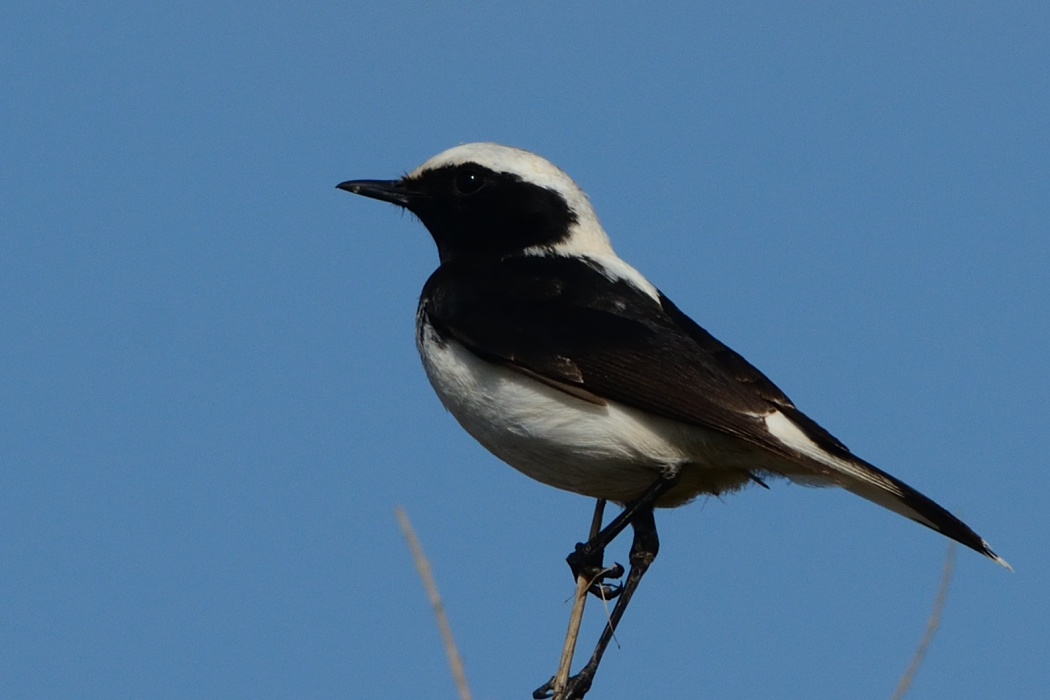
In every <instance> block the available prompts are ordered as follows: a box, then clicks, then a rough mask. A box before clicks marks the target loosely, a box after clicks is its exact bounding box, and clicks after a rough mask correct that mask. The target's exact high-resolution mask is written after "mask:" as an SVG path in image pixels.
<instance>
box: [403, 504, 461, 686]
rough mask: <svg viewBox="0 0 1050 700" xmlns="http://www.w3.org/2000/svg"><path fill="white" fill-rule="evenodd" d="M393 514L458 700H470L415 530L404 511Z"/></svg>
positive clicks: (450, 635) (438, 598)
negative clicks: (423, 593) (409, 552)
mask: <svg viewBox="0 0 1050 700" xmlns="http://www.w3.org/2000/svg"><path fill="white" fill-rule="evenodd" d="M394 514H395V515H397V521H398V524H400V525H401V532H402V533H403V534H404V536H405V539H406V540H407V541H408V547H409V549H411V550H412V561H414V562H415V564H416V571H418V572H419V578H421V579H423V587H424V588H426V589H427V597H428V598H430V606H431V607H432V608H434V617H436V618H437V623H438V629H440V630H441V641H442V642H444V644H445V654H446V655H447V656H448V666H449V669H450V670H451V671H452V678H453V679H454V680H455V681H456V688H457V689H458V690H459V697H460V700H470V688H468V687H467V676H466V674H464V673H463V660H462V659H461V658H460V657H459V652H458V651H457V650H456V642H455V640H453V639H452V627H450V626H449V624H448V617H447V616H446V615H445V606H444V605H443V604H442V603H441V596H440V595H438V589H437V585H436V584H435V583H434V577H433V575H432V574H431V573H430V563H429V562H428V561H427V558H426V555H424V554H423V548H422V547H421V546H420V544H419V539H418V538H417V537H416V532H415V530H413V529H412V523H410V522H409V521H408V515H407V514H406V513H405V509H404V508H402V507H401V506H398V507H397V508H395V509H394Z"/></svg>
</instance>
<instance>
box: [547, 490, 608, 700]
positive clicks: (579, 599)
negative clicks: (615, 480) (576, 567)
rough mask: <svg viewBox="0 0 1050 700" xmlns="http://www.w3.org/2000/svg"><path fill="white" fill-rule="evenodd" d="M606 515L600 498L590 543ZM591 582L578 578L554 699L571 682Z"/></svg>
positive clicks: (593, 521)
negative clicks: (571, 671) (570, 672)
mask: <svg viewBox="0 0 1050 700" xmlns="http://www.w3.org/2000/svg"><path fill="white" fill-rule="evenodd" d="M604 514H605V499H604V498H599V499H598V500H597V501H596V502H595V504H594V517H592V518H591V534H590V536H588V537H587V540H588V541H590V540H591V539H592V538H593V537H594V536H595V535H597V534H598V532H599V531H600V530H601V529H602V517H603V516H604ZM590 586H591V581H588V580H587V578H586V577H585V576H584V575H583V574H582V573H581V574H580V575H578V576H577V577H576V595H575V596H574V598H573V601H572V613H570V615H569V629H568V631H567V632H566V633H565V644H563V645H562V649H561V660H560V661H559V663H558V673H557V674H555V676H554V684H553V690H554V698H553V700H560V699H561V696H562V694H563V693H564V692H565V684H566V683H567V682H568V680H569V670H570V669H571V667H572V657H573V654H574V653H575V652H576V640H577V638H578V637H579V636H580V622H581V621H582V620H583V608H584V606H585V605H586V604H587V589H588V588H590Z"/></svg>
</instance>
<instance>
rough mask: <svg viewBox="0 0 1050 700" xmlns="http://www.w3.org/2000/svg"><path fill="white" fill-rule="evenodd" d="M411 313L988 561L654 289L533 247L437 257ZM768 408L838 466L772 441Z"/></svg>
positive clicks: (494, 357) (553, 380)
mask: <svg viewBox="0 0 1050 700" xmlns="http://www.w3.org/2000/svg"><path fill="white" fill-rule="evenodd" d="M420 311H421V312H422V313H424V314H425V315H426V317H427V318H428V319H429V321H430V323H431V324H433V325H434V327H435V328H436V329H437V330H438V332H439V333H441V334H442V335H443V336H445V337H450V338H453V339H455V340H456V341H458V342H459V343H461V344H463V345H464V346H465V347H467V348H468V349H469V350H470V351H471V352H473V353H474V354H476V355H478V356H479V357H481V358H483V359H486V360H488V361H490V362H493V363H497V364H502V365H506V366H508V367H511V368H514V369H516V370H518V371H521V372H523V373H525V374H527V375H529V376H532V377H535V378H538V379H540V380H541V381H546V382H547V383H549V384H551V385H553V386H556V387H559V388H563V389H566V390H567V391H568V392H569V393H572V394H574V395H576V396H579V397H580V398H584V399H593V400H599V401H600V400H601V399H609V400H613V401H617V402H619V403H622V404H625V405H627V406H632V407H634V408H637V409H640V410H643V411H647V412H649V413H654V414H657V415H660V416H664V417H666V418H671V419H673V420H678V421H682V422H684V423H689V424H692V425H697V426H702V427H705V428H710V429H714V430H718V431H721V432H723V433H727V434H729V435H734V436H736V437H738V438H740V439H742V440H745V441H747V442H749V443H752V444H755V445H758V446H760V447H763V448H765V449H767V450H769V451H770V452H772V453H774V454H777V455H780V456H781V457H784V458H786V459H788V460H790V461H791V462H793V463H795V464H798V465H800V466H803V467H805V468H806V469H807V470H809V471H810V472H811V473H812V474H813V475H814V476H817V477H822V478H823V479H824V480H825V481H827V482H830V483H837V484H839V485H841V486H844V487H846V488H847V489H849V490H851V491H853V492H854V493H857V494H858V495H860V496H863V497H864V498H867V499H869V500H872V501H874V502H875V503H878V504H879V505H882V506H884V507H886V508H889V509H890V510H893V511H895V512H897V513H900V514H902V515H904V516H906V517H909V518H911V519H913V520H916V521H917V522H919V523H922V524H923V525H926V526H928V527H930V528H932V529H934V530H937V531H938V532H941V533H943V534H945V535H947V536H949V537H951V538H953V539H955V540H957V541H959V542H961V543H962V544H965V545H967V546H968V547H971V548H973V549H975V550H977V551H978V552H981V553H983V554H985V555H987V556H989V557H991V558H993V559H995V560H996V561H999V562H1000V563H1003V564H1005V562H1003V561H1002V560H1001V559H999V557H997V556H996V555H995V554H994V553H993V552H992V551H991V550H990V549H989V548H988V545H987V543H985V542H984V540H982V539H981V538H980V537H979V536H978V535H977V534H976V533H975V532H973V530H971V529H970V528H969V527H968V526H966V525H965V524H964V523H962V522H961V521H960V520H959V519H958V518H956V517H955V516H953V515H952V514H951V513H949V512H948V511H947V510H945V509H944V508H942V507H941V506H940V505H938V504H937V503H935V502H934V501H933V500H931V499H929V498H928V497H926V496H924V495H923V494H921V493H919V492H918V491H916V490H915V489H913V488H911V487H910V486H908V485H907V484H905V483H903V482H902V481H900V480H898V479H896V478H894V477H892V476H890V475H889V474H886V473H885V472H883V471H882V470H880V469H878V468H876V467H875V466H873V465H871V464H868V463H867V462H865V461H864V460H861V459H859V458H857V457H855V456H853V455H852V454H850V452H849V450H848V449H847V448H846V446H845V445H843V444H842V443H841V442H839V441H838V440H837V439H836V438H835V437H834V436H832V435H831V434H830V433H829V432H828V431H826V430H825V429H823V428H822V427H820V426H819V425H818V424H817V423H816V422H815V421H813V420H812V419H810V418H809V417H808V416H806V415H805V414H804V413H802V412H801V411H799V410H798V409H797V408H795V405H794V404H793V403H792V402H791V400H790V399H789V398H788V397H787V396H786V395H785V394H784V392H782V391H781V390H780V389H779V388H777V386H776V385H775V384H774V383H773V382H772V381H770V380H769V378H768V377H766V376H765V375H764V374H762V373H761V372H760V371H758V370H757V369H756V368H755V367H753V366H752V365H751V364H750V363H749V362H748V361H747V360H745V359H744V358H743V357H741V356H740V355H738V354H737V353H735V352H734V351H733V350H731V349H730V348H728V347H726V346H725V345H724V344H722V343H721V342H719V341H718V340H717V339H715V338H714V337H713V336H712V335H711V334H710V333H708V332H707V331H705V330H704V329H703V328H701V327H700V326H699V325H698V324H697V323H695V322H694V321H693V320H692V319H690V318H689V317H688V316H686V315H685V314H684V313H682V312H681V311H680V310H679V309H678V308H677V307H676V306H675V305H674V304H673V303H671V301H670V300H669V299H667V298H666V297H664V296H663V295H662V294H661V295H660V296H659V299H654V298H652V297H651V296H649V295H648V294H646V293H645V292H643V291H642V290H640V289H638V288H637V287H636V286H635V285H633V284H631V283H630V282H628V281H626V280H623V279H618V278H616V277H615V276H612V275H608V274H606V273H605V272H604V271H603V270H601V269H600V267H598V266H597V265H596V264H595V265H592V264H590V263H588V262H587V261H585V260H583V259H580V258H572V257H561V256H533V257H515V258H508V259H505V260H503V261H501V262H499V263H492V262H491V261H488V262H486V263H485V264H478V265H474V264H471V263H470V262H451V263H446V264H444V265H442V266H441V267H440V268H439V269H438V270H437V271H436V272H435V273H434V274H433V275H432V276H431V278H430V279H429V280H428V281H427V284H426V286H425V287H424V289H423V296H422V299H421V301H420ZM773 411H780V412H782V413H783V414H784V415H786V416H787V417H788V418H789V419H790V420H791V421H792V422H794V424H795V425H797V426H798V427H799V428H800V429H801V430H802V431H803V432H804V433H805V434H806V436H807V437H809V439H810V440H812V441H813V442H814V443H816V445H817V446H818V447H819V448H820V449H821V450H824V451H825V452H827V453H828V454H829V455H831V456H833V457H836V458H838V459H839V460H842V462H843V463H844V464H845V468H838V469H836V468H832V467H830V466H828V465H827V464H825V463H823V462H821V461H820V460H817V459H814V458H811V457H809V456H807V455H804V454H801V453H799V452H798V451H796V450H794V449H792V448H790V447H789V446H787V445H786V444H785V443H783V442H782V441H780V440H779V439H777V438H776V437H775V436H774V435H773V434H772V433H770V431H769V430H768V429H767V427H766V423H765V421H764V416H767V415H769V414H771V413H772V412H773Z"/></svg>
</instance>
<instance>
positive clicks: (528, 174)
mask: <svg viewBox="0 0 1050 700" xmlns="http://www.w3.org/2000/svg"><path fill="white" fill-rule="evenodd" d="M338 187H339V188H340V189H343V190H346V191H348V192H352V193H354V194H359V195H363V196H365V197H372V198H373V199H379V200H382V201H384V202H391V203H393V204H397V205H398V206H401V207H404V208H406V209H408V210H409V211H410V212H412V213H413V214H415V215H416V216H418V217H419V219H420V220H421V221H422V222H423V224H424V225H425V226H426V227H427V229H428V230H429V231H430V234H431V235H432V236H433V237H434V241H435V243H437V247H438V255H439V256H440V258H441V262H442V263H444V262H448V261H450V260H454V259H469V258H479V257H480V258H488V257H496V258H501V257H505V256H508V255H516V254H530V253H531V254H542V253H554V254H562V255H574V254H575V255H598V256H605V255H613V252H612V247H611V245H610V243H609V238H608V236H607V235H606V234H605V231H604V230H602V227H601V224H600V223H599V222H598V217H597V216H596V215H595V213H594V209H593V208H592V207H591V204H590V202H589V201H588V199H587V195H586V194H584V192H583V190H581V189H580V188H579V186H577V184H576V183H575V182H573V180H572V178H570V177H569V176H568V175H566V174H565V172H564V171H563V170H561V169H560V168H558V167H557V166H556V165H554V164H553V163H551V162H550V161H548V160H546V159H545V158H541V157H540V156H538V155H536V154H535V153H530V152H529V151H523V150H521V149H519V148H512V147H510V146H501V145H500V144H496V143H467V144H463V145H460V146H456V147H454V148H450V149H449V150H447V151H444V152H442V153H439V154H438V155H436V156H434V157H433V158H431V159H430V160H428V161H427V162H425V163H423V164H422V165H421V166H419V167H418V168H416V169H415V170H413V171H412V172H410V173H409V174H407V175H405V176H404V177H402V178H400V179H398V180H350V181H348V182H343V183H341V184H339V185H338Z"/></svg>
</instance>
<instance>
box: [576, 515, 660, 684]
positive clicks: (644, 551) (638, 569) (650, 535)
mask: <svg viewBox="0 0 1050 700" xmlns="http://www.w3.org/2000/svg"><path fill="white" fill-rule="evenodd" d="M631 525H632V527H633V528H634V543H633V544H632V545H631V571H630V573H628V574H627V581H626V583H624V585H623V592H622V593H621V594H620V598H619V600H617V601H616V607H614V608H613V611H612V614H611V615H610V616H609V622H608V623H607V624H606V625H605V629H604V630H603V631H602V636H601V637H600V638H599V639H598V645H597V646H595V647H594V653H593V654H591V660H590V661H588V662H587V665H586V666H584V667H583V668H582V669H580V672H579V673H577V674H576V675H575V676H573V677H572V678H570V679H569V682H568V684H567V685H566V686H565V693H564V694H563V695H562V698H563V699H564V700H577V699H578V698H582V697H583V696H584V695H586V693H587V691H588V690H590V688H591V682H592V681H593V680H594V674H595V673H596V672H597V671H598V664H600V663H601V661H602V655H603V654H604V653H605V649H606V648H607V647H608V646H609V642H610V641H612V638H613V633H614V632H616V626H617V625H618V624H619V623H620V618H622V617H623V613H624V611H625V610H626V609H627V605H628V603H630V602H631V596H633V595H634V592H635V590H636V589H637V588H638V584H639V583H640V582H641V580H642V576H644V575H645V572H646V571H648V569H649V565H650V564H652V563H653V560H654V559H656V554H657V553H658V552H659V551H660V539H659V538H658V537H657V535H656V520H655V519H654V518H653V507H652V506H651V505H650V506H648V507H647V508H646V509H645V510H641V511H638V513H637V514H636V515H635V516H634V519H633V520H632V521H631Z"/></svg>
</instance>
